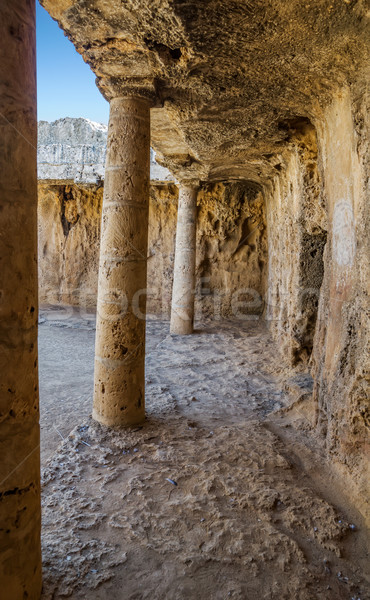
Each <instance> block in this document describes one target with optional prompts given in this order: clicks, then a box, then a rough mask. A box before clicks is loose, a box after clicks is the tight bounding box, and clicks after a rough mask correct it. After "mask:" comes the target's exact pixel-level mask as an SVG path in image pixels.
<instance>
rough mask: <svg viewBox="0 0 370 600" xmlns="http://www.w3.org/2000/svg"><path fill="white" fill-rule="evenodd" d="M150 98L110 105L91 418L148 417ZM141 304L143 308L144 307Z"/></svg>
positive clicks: (127, 420) (119, 421)
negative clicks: (147, 333)
mask: <svg viewBox="0 0 370 600" xmlns="http://www.w3.org/2000/svg"><path fill="white" fill-rule="evenodd" d="M149 179H150V103H149V101H148V100H147V99H144V98H135V97H127V98H126V97H124V98H114V99H113V100H112V101H111V105H110V117H109V129H108V144H107V158H106V167H105V183H104V199H103V215H102V232H101V246H100V264H99V284H98V307H97V326H96V346H95V389H94V408H93V418H94V419H96V420H97V421H99V422H100V423H103V424H104V425H133V424H136V423H139V422H140V421H142V420H143V419H144V417H145V373H144V369H145V320H144V319H143V318H142V317H143V313H144V314H145V305H146V297H145V293H142V292H143V291H144V290H145V288H146V269H147V249H148V209H149ZM139 302H140V306H139Z"/></svg>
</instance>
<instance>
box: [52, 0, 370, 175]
mask: <svg viewBox="0 0 370 600" xmlns="http://www.w3.org/2000/svg"><path fill="white" fill-rule="evenodd" d="M41 3H42V5H43V6H44V7H45V8H46V10H48V12H49V13H50V14H51V16H52V17H53V18H55V19H56V20H57V21H58V22H59V24H60V26H61V27H62V29H63V30H64V31H65V33H66V34H67V35H68V37H69V38H70V39H71V40H72V42H73V43H74V44H75V47H76V49H77V51H78V52H79V53H80V54H81V55H82V57H83V58H84V60H85V61H86V62H87V63H88V64H89V65H90V67H91V68H92V70H93V71H94V73H95V74H96V76H97V83H98V86H99V87H100V89H101V91H102V92H103V94H104V95H105V96H106V98H107V99H110V98H112V97H114V96H120V95H124V94H125V93H136V94H137V93H142V94H144V95H145V94H147V95H149V96H152V97H153V98H154V100H155V103H156V108H155V109H154V110H153V111H152V113H153V114H152V144H153V147H154V149H155V150H156V151H158V153H159V155H160V156H161V159H162V161H163V162H164V164H165V165H166V166H168V167H169V168H170V169H171V170H172V171H173V172H174V173H175V174H176V175H177V177H178V179H179V180H181V179H182V178H188V177H189V174H193V176H195V177H196V178H200V179H203V180H206V179H207V178H214V179H219V180H223V179H227V178H231V177H237V178H242V179H251V180H253V181H257V182H260V183H264V182H266V181H267V180H268V179H270V177H271V176H272V174H273V173H274V167H275V165H276V164H277V163H278V162H279V154H280V152H281V151H282V149H284V147H285V146H286V131H285V129H284V125H283V124H284V122H285V121H286V120H287V119H292V118H296V117H301V116H304V117H308V118H310V119H311V121H317V120H320V119H321V118H322V116H323V111H324V109H325V106H326V105H327V104H328V103H330V102H331V100H332V98H333V96H334V95H335V94H336V93H337V91H338V89H339V88H341V87H342V86H343V85H344V84H345V83H348V84H350V85H351V84H352V83H354V82H355V81H361V80H362V82H363V83H362V91H363V93H364V91H365V73H366V65H367V64H368V58H369V50H368V48H369V44H368V30H367V26H368V23H367V19H368V16H367V7H366V2H364V0H336V1H335V2H333V1H332V0H316V1H315V2H311V1H308V2H304V3H302V2H301V1H300V0H291V1H290V2H285V1H283V0H273V1H272V0H257V1H253V2H252V1H250V0H248V1H246V2H243V3H240V2H235V0H223V1H220V0H210V1H207V2H198V1H195V0H159V1H158V2H149V3H148V2H144V1H140V0H127V1H126V2H124V3H122V2H117V1H116V0H109V1H105V2H102V1H101V0H92V1H90V2H86V1H84V0H57V1H56V0H42V2H41ZM282 125H283V126H282Z"/></svg>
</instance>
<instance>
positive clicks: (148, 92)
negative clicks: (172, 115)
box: [97, 77, 160, 108]
mask: <svg viewBox="0 0 370 600" xmlns="http://www.w3.org/2000/svg"><path fill="white" fill-rule="evenodd" d="M97 86H98V88H99V90H100V91H101V93H102V94H103V96H104V97H105V98H106V99H107V100H108V102H111V101H112V100H114V99H116V98H140V99H143V100H147V101H148V102H149V104H150V107H151V108H154V107H157V106H160V101H159V99H157V93H156V89H155V84H154V80H153V79H152V78H148V79H133V78H125V79H122V78H120V77H117V78H109V79H107V78H104V79H99V80H97Z"/></svg>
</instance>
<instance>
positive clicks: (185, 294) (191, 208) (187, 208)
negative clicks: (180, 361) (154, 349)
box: [171, 184, 198, 334]
mask: <svg viewBox="0 0 370 600" xmlns="http://www.w3.org/2000/svg"><path fill="white" fill-rule="evenodd" d="M197 190H198V186H197V185H195V184H194V185H191V184H183V185H180V190H179V204H178V212H177V230H176V248H175V266H174V274H173V288H172V306H171V333H177V334H189V333H193V323H194V295H195V289H194V288H195V244H196V231H197V230H196V228H197V223H196V217H197Z"/></svg>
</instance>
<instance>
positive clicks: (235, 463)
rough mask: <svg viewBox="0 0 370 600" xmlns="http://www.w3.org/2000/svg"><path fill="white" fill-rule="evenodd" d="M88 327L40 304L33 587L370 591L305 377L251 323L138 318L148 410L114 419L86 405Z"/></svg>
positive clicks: (231, 592) (336, 595) (356, 529)
mask: <svg viewBox="0 0 370 600" xmlns="http://www.w3.org/2000/svg"><path fill="white" fill-rule="evenodd" d="M94 328H95V323H94V317H93V315H91V314H81V313H77V312H73V311H71V310H70V309H61V308H55V309H53V310H52V309H48V310H43V311H42V312H41V315H40V328H39V352H40V403H41V450H42V474H43V491H42V504H43V564H44V587H43V596H42V598H43V600H51V599H53V600H54V599H59V598H65V597H69V598H76V599H78V600H81V599H84V600H106V599H107V600H108V599H109V600H141V599H143V600H144V599H148V600H149V599H150V600H177V599H178V600H180V599H181V600H185V599H186V600H193V599H194V600H198V599H199V600H200V599H202V600H224V599H228V598H233V599H243V600H255V599H256V600H257V599H258V600H262V599H266V600H270V599H276V600H284V599H287V600H316V599H319V600H342V599H343V600H351V599H353V598H354V599H356V600H358V599H360V600H366V599H369V598H370V586H369V573H368V572H367V571H366V568H367V564H368V563H367V561H368V552H369V545H368V541H367V538H366V531H365V528H364V524H363V522H362V519H361V517H360V515H359V514H358V513H357V511H356V510H355V509H354V508H353V507H352V506H351V503H350V490H346V489H344V488H343V487H342V486H341V485H340V482H338V481H337V479H336V477H335V475H334V472H332V471H331V469H330V465H328V464H327V463H326V462H325V459H324V453H323V451H322V448H321V446H320V444H319V442H318V440H316V439H315V437H314V436H313V435H312V431H311V429H312V423H311V422H310V411H309V410H308V408H307V407H309V403H310V392H311V387H312V380H311V378H310V376H309V375H308V373H305V372H298V373H297V372H293V371H288V370H286V369H284V367H283V366H282V364H281V363H282V361H281V359H280V358H279V354H278V349H277V347H276V345H275V344H274V343H273V341H272V339H271V337H270V335H269V332H268V329H267V327H266V324H265V323H264V322H263V321H260V320H257V321H256V320H253V319H251V320H246V321H215V322H212V323H198V324H197V331H196V332H195V333H194V335H191V336H171V335H170V334H169V324H168V323H167V322H162V321H150V322H148V327H147V363H146V407H147V419H146V422H145V423H144V424H143V426H142V427H134V428H130V429H123V430H122V429H108V428H104V427H102V426H100V425H99V424H97V423H94V422H93V421H92V420H91V418H90V413H91V402H92V385H93V360H94V339H95V329H94ZM295 406H296V407H298V408H297V409H296V410H294V407H295ZM292 407H293V409H292Z"/></svg>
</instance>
